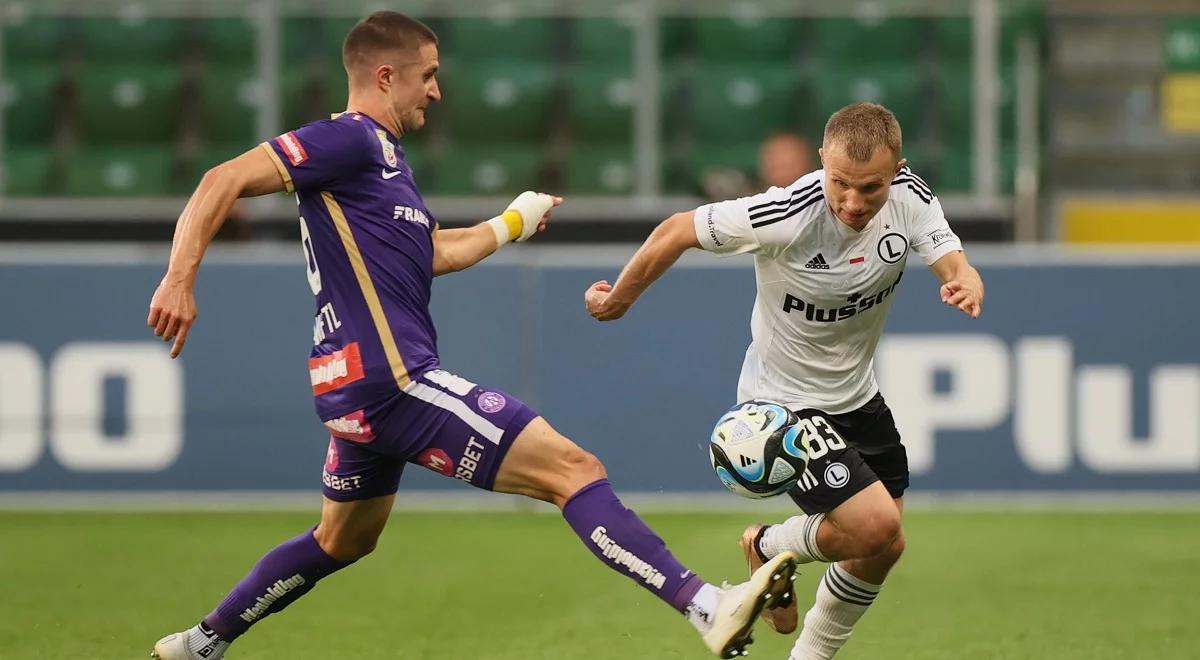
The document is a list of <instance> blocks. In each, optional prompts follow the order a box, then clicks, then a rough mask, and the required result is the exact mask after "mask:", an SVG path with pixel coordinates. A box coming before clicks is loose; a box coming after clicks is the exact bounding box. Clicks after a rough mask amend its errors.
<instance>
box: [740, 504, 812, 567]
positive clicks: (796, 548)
mask: <svg viewBox="0 0 1200 660" xmlns="http://www.w3.org/2000/svg"><path fill="white" fill-rule="evenodd" d="M824 521H825V514H823V513H817V514H813V515H811V516H810V515H807V514H801V515H799V516H792V517H791V518H788V519H787V520H785V521H783V522H781V523H779V524H778V525H770V526H768V527H765V528H763V531H762V533H761V534H760V535H759V537H758V550H759V552H761V553H762V555H763V556H764V557H766V558H767V559H770V558H772V557H774V556H775V555H778V554H779V553H781V552H784V551H786V550H791V551H792V552H794V553H796V554H797V555H800V563H801V564H806V563H808V562H812V561H825V562H827V561H829V559H828V558H827V557H826V556H825V555H823V554H821V549H820V548H818V547H817V530H818V529H820V528H821V523H822V522H824Z"/></svg>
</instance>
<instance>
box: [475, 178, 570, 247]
mask: <svg viewBox="0 0 1200 660" xmlns="http://www.w3.org/2000/svg"><path fill="white" fill-rule="evenodd" d="M562 201H563V199H562V197H555V196H554V195H547V194H546V193H538V192H533V191H532V190H526V191H525V192H523V193H521V194H520V195H517V198H516V199H514V200H513V201H512V203H511V204H509V205H508V208H507V209H505V210H504V213H501V214H500V215H498V216H496V217H494V218H492V219H491V220H488V224H489V225H491V227H492V231H494V232H496V247H500V246H502V245H504V244H505V243H508V242H509V241H517V242H520V241H524V240H528V239H529V237H530V236H533V235H534V234H536V233H538V232H539V231H542V230H543V229H545V228H546V221H547V220H549V219H550V209H552V208H554V207H555V206H558V205H559V204H562Z"/></svg>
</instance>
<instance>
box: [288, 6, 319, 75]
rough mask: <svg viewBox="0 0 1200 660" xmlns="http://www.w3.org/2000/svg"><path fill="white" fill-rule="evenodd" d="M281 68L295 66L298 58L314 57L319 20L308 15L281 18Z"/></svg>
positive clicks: (316, 47) (317, 44) (317, 42)
mask: <svg viewBox="0 0 1200 660" xmlns="http://www.w3.org/2000/svg"><path fill="white" fill-rule="evenodd" d="M282 32H283V35H282V36H283V68H284V69H287V68H289V67H294V66H297V64H298V63H299V60H303V59H306V58H309V57H315V56H316V55H317V54H318V53H317V49H318V48H319V47H320V42H321V38H322V37H323V35H322V34H321V25H320V22H319V21H318V20H317V19H315V18H312V17H308V16H304V17H301V16H288V17H285V18H284V19H283V30H282Z"/></svg>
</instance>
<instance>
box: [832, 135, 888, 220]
mask: <svg viewBox="0 0 1200 660" xmlns="http://www.w3.org/2000/svg"><path fill="white" fill-rule="evenodd" d="M904 162H905V161H904V160H900V161H898V162H897V160H896V155H895V154H893V153H892V152H891V150H890V149H888V148H887V147H878V148H876V149H875V154H874V155H873V156H872V157H871V160H869V161H866V162H860V161H856V160H854V159H853V158H851V157H850V156H849V154H847V153H846V150H845V149H844V148H843V147H842V146H841V145H840V144H837V143H834V144H831V145H830V144H827V145H825V146H824V147H823V148H822V149H821V163H822V165H824V167H825V199H826V200H828V202H829V208H831V209H833V213H834V215H836V216H837V217H838V219H839V220H841V221H842V222H844V223H846V224H847V225H849V226H850V227H851V228H852V229H855V230H862V229H863V228H864V227H866V226H867V223H868V222H870V221H871V218H874V217H875V214H876V213H879V209H881V208H883V205H884V204H886V203H887V200H888V191H889V190H890V189H891V185H892V179H894V178H896V173H897V172H899V171H900V168H901V167H904Z"/></svg>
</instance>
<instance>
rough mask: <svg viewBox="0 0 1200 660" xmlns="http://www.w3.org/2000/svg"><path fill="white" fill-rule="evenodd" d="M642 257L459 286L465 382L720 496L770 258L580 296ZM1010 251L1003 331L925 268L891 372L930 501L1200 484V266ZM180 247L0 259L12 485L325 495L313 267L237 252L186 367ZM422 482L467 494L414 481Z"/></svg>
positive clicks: (686, 264)
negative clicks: (945, 300) (621, 312)
mask: <svg viewBox="0 0 1200 660" xmlns="http://www.w3.org/2000/svg"><path fill="white" fill-rule="evenodd" d="M631 251H632V247H630V248H619V249H618V248H612V249H583V248H579V249H569V250H561V249H560V250H554V249H537V248H528V247H523V246H519V247H516V248H515V249H512V250H508V251H507V252H508V254H504V255H499V256H498V257H496V258H494V260H493V262H491V263H489V262H485V263H484V264H482V265H480V266H478V267H476V268H473V269H471V270H469V271H466V272H463V273H457V274H453V275H449V276H446V277H443V278H439V279H438V280H437V281H436V282H435V285H434V300H435V302H434V316H435V320H436V322H437V325H438V330H439V342H440V350H441V355H442V364H443V368H444V369H446V370H447V371H450V372H452V373H454V374H457V375H459V376H461V377H463V378H466V379H468V380H471V381H474V382H477V383H480V384H485V385H491V386H494V387H497V388H500V389H503V390H506V391H508V392H510V393H512V394H514V395H516V396H518V397H521V398H522V399H524V400H525V401H527V402H528V403H530V404H531V405H532V406H533V407H535V408H536V409H538V410H539V411H541V412H542V413H543V414H544V416H545V417H546V418H547V419H548V420H549V421H550V423H551V424H553V425H554V426H555V427H556V428H558V429H559V430H560V431H561V432H563V433H564V434H565V435H567V436H568V437H571V438H572V439H574V440H575V441H576V442H578V443H580V444H581V445H583V446H584V447H586V448H588V449H589V450H591V451H593V452H594V453H596V454H597V455H598V456H600V458H601V459H602V460H603V461H604V462H605V464H606V465H607V467H608V469H609V472H610V475H611V477H612V479H613V480H614V482H615V483H616V484H617V485H618V486H619V487H620V488H621V489H623V490H625V491H643V492H692V491H714V492H716V491H719V490H720V489H721V486H720V484H719V482H718V481H717V480H716V478H715V477H714V476H713V475H712V473H711V470H710V469H709V467H708V465H707V454H706V451H705V450H704V448H703V447H704V442H705V441H706V438H707V436H708V433H709V430H710V428H711V425H712V423H713V422H714V421H715V420H716V418H717V417H718V415H720V413H721V412H723V411H724V410H725V409H726V408H728V407H729V406H730V405H732V404H733V403H735V401H734V396H735V386H736V381H737V376H738V372H739V369H740V366H741V361H742V356H743V353H744V351H745V348H746V345H747V343H748V341H749V312H750V307H751V305H752V303H753V300H754V293H755V289H754V276H753V271H752V268H751V265H750V261H749V260H748V259H733V260H724V261H718V260H716V259H714V258H712V257H709V256H708V255H700V254H697V255H689V257H688V258H687V259H685V260H684V261H683V262H681V264H679V265H677V266H676V267H675V268H673V269H672V270H671V271H670V272H669V273H668V274H667V275H666V276H665V277H664V278H663V280H662V281H660V282H659V283H657V284H656V285H655V286H654V287H653V288H651V290H650V291H649V292H648V293H647V294H646V295H645V297H644V298H643V299H642V300H641V301H640V302H639V303H638V304H637V306H635V307H634V309H633V310H632V311H631V312H630V314H629V315H628V316H627V317H626V318H624V319H622V320H620V321H618V322H615V323H605V324H601V323H597V322H596V321H594V320H593V319H591V318H590V317H589V316H588V315H587V314H586V313H585V312H584V309H583V304H582V302H583V292H584V290H585V288H586V287H587V286H588V285H590V284H591V283H592V282H594V281H596V280H599V279H610V280H612V279H613V278H614V277H615V276H616V274H617V272H618V270H619V268H620V265H621V263H623V260H624V258H626V257H627V256H628V255H629V254H630V253H631ZM1107 261H1108V260H1107V259H1106V258H1104V257H1092V258H1087V259H1070V258H1057V257H1054V256H1053V255H1050V256H1047V257H1045V258H1034V259H1029V258H1023V259H1019V260H1018V259H1010V258H1004V257H1001V258H992V259H986V260H982V261H980V264H981V265H980V270H981V272H982V274H983V276H984V278H985V281H986V283H987V300H986V304H985V311H984V314H983V316H982V318H980V319H978V320H974V321H973V320H971V319H968V318H967V317H966V316H964V315H962V314H961V313H959V312H957V311H955V310H953V309H950V308H948V307H946V306H944V305H942V304H941V303H940V302H939V300H938V297H937V284H936V281H935V279H934V278H933V276H932V274H931V273H929V271H928V270H927V269H926V268H924V267H923V266H920V265H917V264H910V267H909V273H908V276H906V277H905V278H904V280H903V282H902V284H901V285H900V287H899V288H898V289H897V291H896V294H895V295H896V299H895V302H894V304H893V307H892V312H891V319H890V322H889V324H888V329H887V333H886V334H885V338H884V340H883V342H881V344H880V347H879V350H878V353H877V356H876V368H877V373H878V376H879V381H880V386H881V389H882V391H883V394H884V396H885V397H886V398H887V400H888V402H889V404H890V405H891V407H892V409H893V410H894V412H895V415H896V419H897V423H898V425H899V426H900V430H901V433H902V436H903V437H904V441H905V444H906V445H907V446H908V451H909V457H910V460H911V464H912V468H913V472H914V478H913V488H914V490H916V491H921V490H924V491H938V492H964V491H992V492H1007V491H1013V492H1018V491H1030V490H1036V491H1095V490H1106V491H1125V490H1139V491H1146V490H1150V491H1197V490H1200V350H1198V349H1197V338H1198V337H1200V335H1198V334H1197V332H1196V327H1197V326H1198V325H1200V313H1197V311H1196V309H1195V306H1194V305H1192V304H1190V301H1191V299H1192V296H1191V294H1190V293H1189V292H1192V291H1196V290H1197V289H1200V260H1188V259H1182V260H1177V261H1176V262H1173V263H1162V262H1158V261H1154V260H1152V259H1123V260H1121V261H1120V262H1119V263H1107ZM164 263H165V255H164V254H160V253H154V254H152V255H148V256H146V255H136V254H130V253H124V252H121V253H114V254H108V253H104V252H100V253H95V252H87V253H84V252H74V251H69V252H66V253H64V252H62V251H58V252H55V253H45V254H42V253H36V252H34V253H29V252H21V253H17V252H15V251H12V252H6V253H4V254H0V284H2V285H3V286H0V306H2V308H3V309H4V310H5V312H4V315H3V319H4V320H3V322H2V323H0V365H3V368H0V491H10V492H11V491H47V490H58V491H85V490H86V491H95V490H112V491H149V490H155V491H157V490H212V491H221V490H297V489H310V488H311V489H313V490H314V491H315V490H316V489H318V488H319V487H320V483H321V482H320V480H321V466H322V464H323V458H324V454H325V448H326V444H327V435H326V432H325V429H324V427H323V426H322V425H321V423H320V421H319V420H318V419H317V418H316V416H315V414H314V412H313V409H312V404H311V398H310V389H309V381H308V373H307V364H306V362H307V357H308V351H309V348H310V346H311V340H312V328H313V323H314V313H315V311H316V310H315V309H313V304H312V298H311V294H310V292H309V290H308V286H307V282H306V280H305V269H304V264H303V261H302V260H301V258H300V256H299V252H298V251H297V252H296V254H294V255H293V254H291V253H286V254H283V255H280V254H276V253H275V252H272V251H265V252H259V251H252V252H248V253H247V252H221V251H219V250H217V251H215V252H214V253H213V255H211V257H210V263H207V264H206V265H205V266H204V267H203V269H202V272H201V276H200V280H199V284H198V288H197V296H198V304H199V318H198V321H197V324H196V326H195V328H194V330H193V332H192V334H191V336H190V339H189V342H188V346H187V349H186V350H185V351H184V354H183V356H182V357H181V358H180V359H179V360H171V359H170V358H169V357H168V355H167V348H168V347H167V346H166V345H164V344H163V343H162V342H161V341H158V340H156V339H155V338H154V337H153V335H152V334H151V333H150V331H149V330H148V329H147V328H146V326H145V319H146V311H147V303H148V301H149V298H150V295H151V293H152V292H153V290H154V287H155V285H156V284H157V283H158V280H159V278H161V277H162V273H163V264H164ZM403 487H404V488H419V489H439V488H466V486H464V485H463V484H461V483H458V482H455V481H453V480H449V479H445V478H442V477H440V476H437V475H435V474H433V473H432V472H429V471H426V470H423V469H418V468H416V467H415V466H414V467H413V468H411V469H409V470H408V471H407V472H406V474H405V485H404V486H403Z"/></svg>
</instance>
